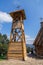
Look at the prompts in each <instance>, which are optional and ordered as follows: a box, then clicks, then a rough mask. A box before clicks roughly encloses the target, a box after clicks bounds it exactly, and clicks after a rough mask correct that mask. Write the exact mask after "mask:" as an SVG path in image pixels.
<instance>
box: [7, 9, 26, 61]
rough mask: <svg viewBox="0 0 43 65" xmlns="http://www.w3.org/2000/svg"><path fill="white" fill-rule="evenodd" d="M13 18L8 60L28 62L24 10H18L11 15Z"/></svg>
mask: <svg viewBox="0 0 43 65" xmlns="http://www.w3.org/2000/svg"><path fill="white" fill-rule="evenodd" d="M10 15H11V17H12V18H13V22H12V28H11V34H10V43H9V47H8V53H7V58H8V59H20V60H26V42H25V34H24V22H23V20H24V19H26V16H25V12H24V10H17V11H15V12H11V13H10Z"/></svg>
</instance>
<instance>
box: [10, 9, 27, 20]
mask: <svg viewBox="0 0 43 65" xmlns="http://www.w3.org/2000/svg"><path fill="white" fill-rule="evenodd" d="M9 14H10V15H11V17H12V18H13V19H14V20H15V18H16V17H19V16H21V17H22V20H24V19H26V16H25V12H24V10H16V11H14V12H11V13H9Z"/></svg>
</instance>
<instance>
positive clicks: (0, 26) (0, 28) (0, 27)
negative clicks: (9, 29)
mask: <svg viewBox="0 0 43 65" xmlns="http://www.w3.org/2000/svg"><path fill="white" fill-rule="evenodd" d="M2 27H3V26H2V24H1V23H0V31H1V30H2Z"/></svg>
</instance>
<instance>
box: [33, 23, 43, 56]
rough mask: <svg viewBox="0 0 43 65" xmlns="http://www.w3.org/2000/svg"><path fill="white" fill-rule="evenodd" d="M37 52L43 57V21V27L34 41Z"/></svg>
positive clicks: (42, 25)
mask: <svg viewBox="0 0 43 65" xmlns="http://www.w3.org/2000/svg"><path fill="white" fill-rule="evenodd" d="M34 46H35V52H36V55H37V56H39V57H43V22H41V28H40V30H39V32H38V35H37V37H36V39H35V41H34Z"/></svg>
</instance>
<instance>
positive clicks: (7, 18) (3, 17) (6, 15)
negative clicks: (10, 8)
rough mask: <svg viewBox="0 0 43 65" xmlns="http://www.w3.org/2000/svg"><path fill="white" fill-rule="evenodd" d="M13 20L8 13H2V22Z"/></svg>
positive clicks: (0, 18) (0, 14)
mask: <svg viewBox="0 0 43 65" xmlns="http://www.w3.org/2000/svg"><path fill="white" fill-rule="evenodd" d="M11 21H12V18H11V16H10V15H9V14H7V13H6V12H2V11H0V22H11Z"/></svg>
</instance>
